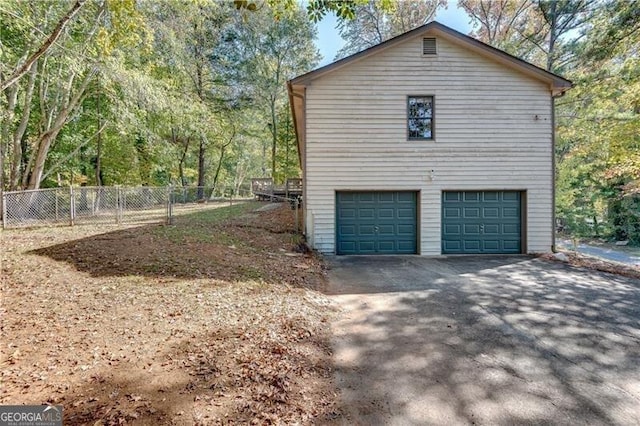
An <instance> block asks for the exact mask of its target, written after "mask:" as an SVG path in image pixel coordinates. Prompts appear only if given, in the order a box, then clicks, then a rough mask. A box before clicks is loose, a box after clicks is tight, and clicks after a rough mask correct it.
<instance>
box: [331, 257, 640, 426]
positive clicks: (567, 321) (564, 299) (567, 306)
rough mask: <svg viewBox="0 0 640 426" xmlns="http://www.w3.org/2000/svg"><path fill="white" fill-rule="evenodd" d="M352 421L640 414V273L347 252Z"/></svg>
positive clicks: (338, 344)
mask: <svg viewBox="0 0 640 426" xmlns="http://www.w3.org/2000/svg"><path fill="white" fill-rule="evenodd" d="M329 263H330V268H331V269H330V271H329V280H330V286H329V289H328V292H329V293H330V294H332V296H331V297H332V298H333V299H334V300H335V301H336V302H337V303H338V305H339V306H340V308H341V313H340V315H338V319H337V320H336V321H334V323H333V331H334V336H335V337H334V342H333V343H334V358H335V363H336V368H337V370H336V380H337V383H338V386H339V387H340V388H341V389H342V395H341V398H342V412H343V413H344V414H343V416H341V417H340V418H339V419H338V423H342V424H366V425H372V424H376V425H377V424H421V425H422V424H446V425H451V424H487V425H497V424H504V425H507V424H508V425H512V424H566V425H576V424H590V425H597V424H620V425H623V424H624V425H637V424H640V281H639V280H633V279H627V278H623V277H619V276H615V275H609V274H603V273H598V272H594V271H589V270H584V269H577V268H572V267H569V266H566V265H563V264H556V263H550V262H548V261H544V260H541V259H534V258H530V257H452V258H438V259H433V258H420V257H334V258H332V259H330V260H329Z"/></svg>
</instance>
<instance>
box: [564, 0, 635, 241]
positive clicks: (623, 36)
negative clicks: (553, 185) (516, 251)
mask: <svg viewBox="0 0 640 426" xmlns="http://www.w3.org/2000/svg"><path fill="white" fill-rule="evenodd" d="M638 6H640V4H639V3H638V2H613V1H612V2H608V3H605V4H603V5H601V7H600V8H599V9H598V11H597V13H596V14H595V16H594V17H593V20H592V21H591V22H590V26H589V29H588V32H587V34H588V36H587V37H586V38H585V40H584V42H583V43H580V44H578V45H576V46H575V49H576V55H577V57H578V58H579V60H578V61H576V66H575V67H574V69H573V70H572V77H573V78H574V79H575V83H576V87H575V89H573V90H572V91H571V92H569V94H568V95H567V96H566V97H565V98H562V99H560V100H558V102H557V103H558V111H559V115H560V117H559V119H558V123H559V129H558V130H559V131H558V134H559V137H558V145H557V158H558V186H559V191H558V194H559V196H558V210H559V214H560V215H562V217H564V218H566V219H567V220H568V221H569V222H570V223H571V224H573V226H574V228H575V230H576V231H577V232H579V233H581V234H584V235H588V236H591V235H604V236H606V237H610V238H613V239H616V240H631V241H632V242H634V243H636V244H640V132H639V131H638V129H640V58H639V57H638V54H637V52H638V51H639V49H640V33H639V32H638V31H637V30H638V28H640V13H639V12H638V10H640V9H639V8H638Z"/></svg>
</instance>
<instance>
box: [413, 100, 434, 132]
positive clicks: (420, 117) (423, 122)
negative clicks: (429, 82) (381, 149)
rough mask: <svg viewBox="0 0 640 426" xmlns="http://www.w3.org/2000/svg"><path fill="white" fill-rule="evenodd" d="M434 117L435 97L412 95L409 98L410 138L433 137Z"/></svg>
mask: <svg viewBox="0 0 640 426" xmlns="http://www.w3.org/2000/svg"><path fill="white" fill-rule="evenodd" d="M432 119H433V97H431V96H412V97H409V98H408V107H407V127H408V128H407V130H408V135H409V138H416V139H431V138H432V137H433V135H432V126H433V124H432Z"/></svg>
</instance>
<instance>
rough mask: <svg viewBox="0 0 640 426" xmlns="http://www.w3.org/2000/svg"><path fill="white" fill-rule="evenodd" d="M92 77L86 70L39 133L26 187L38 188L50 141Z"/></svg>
mask: <svg viewBox="0 0 640 426" xmlns="http://www.w3.org/2000/svg"><path fill="white" fill-rule="evenodd" d="M92 77H93V72H88V73H87V75H86V76H85V78H84V80H83V81H82V84H81V85H80V87H79V88H78V91H77V92H76V94H75V95H74V96H73V97H72V98H71V99H70V100H69V102H68V103H67V105H66V106H65V107H64V108H62V109H61V110H60V112H59V113H58V115H57V117H56V118H55V120H54V122H53V125H52V126H51V128H50V129H48V130H47V131H46V132H44V133H43V134H42V135H40V137H39V138H38V142H37V143H36V147H37V153H36V156H35V161H34V162H33V171H32V172H31V177H30V179H29V185H28V187H27V189H38V188H40V184H41V183H42V175H43V173H44V165H45V162H46V160H47V156H48V155H49V148H51V144H52V142H53V141H54V140H55V139H56V137H57V136H58V133H60V130H62V127H63V126H64V125H65V123H66V122H67V119H68V118H69V115H70V114H71V112H72V111H73V110H74V109H75V108H76V106H77V105H78V104H79V103H80V100H81V99H82V98H83V95H84V93H85V91H86V90H87V86H88V85H89V82H90V81H91V78H92Z"/></svg>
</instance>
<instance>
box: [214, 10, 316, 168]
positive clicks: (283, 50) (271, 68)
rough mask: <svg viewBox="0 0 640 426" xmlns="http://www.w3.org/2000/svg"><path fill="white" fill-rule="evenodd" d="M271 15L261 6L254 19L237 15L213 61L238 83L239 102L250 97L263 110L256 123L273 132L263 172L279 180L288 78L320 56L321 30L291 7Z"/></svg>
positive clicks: (225, 77) (266, 145)
mask: <svg viewBox="0 0 640 426" xmlns="http://www.w3.org/2000/svg"><path fill="white" fill-rule="evenodd" d="M272 16H273V11H272V10H269V9H260V10H258V11H256V12H255V13H254V14H253V15H252V16H251V17H250V19H244V18H243V17H242V16H236V17H235V21H234V25H231V26H229V27H228V28H227V30H226V32H225V34H224V37H223V38H224V41H223V42H222V43H221V44H220V45H219V47H218V49H217V50H216V52H215V55H214V61H213V62H214V63H215V64H217V66H218V67H219V68H218V73H219V75H220V76H221V78H222V79H223V81H225V82H226V83H227V85H228V86H231V87H233V88H234V91H235V93H233V94H232V95H233V98H234V99H235V100H236V102H238V103H239V105H238V107H240V108H241V107H243V105H242V103H243V102H245V101H246V102H250V103H251V104H252V105H253V106H257V107H258V108H259V109H260V111H261V112H262V114H261V115H258V119H259V120H260V121H259V122H257V123H253V124H254V125H255V126H257V127H258V128H260V127H261V126H262V128H263V129H265V130H267V131H268V133H269V136H270V138H269V139H270V140H267V139H266V138H264V139H263V140H262V159H263V165H262V175H264V176H273V177H275V178H276V179H280V176H281V174H280V173H279V171H278V161H277V160H278V146H279V140H281V139H282V138H283V133H286V132H287V130H286V128H283V125H285V124H286V123H283V122H282V120H281V117H283V115H282V114H281V111H286V113H285V114H287V115H288V108H289V107H288V105H287V93H286V85H285V83H286V81H287V80H289V79H290V78H292V77H294V76H296V75H298V74H301V73H303V72H306V71H308V70H310V69H312V68H313V67H314V66H315V65H316V64H317V62H318V60H319V58H320V56H319V53H318V51H317V49H316V48H315V46H314V45H313V39H314V38H315V36H316V30H315V28H314V26H313V25H312V23H311V22H310V21H309V19H308V17H307V16H306V13H305V12H304V11H303V10H301V9H299V8H293V9H290V10H289V13H288V14H286V15H283V16H281V17H280V18H279V19H275V20H274V19H272ZM267 151H269V152H267ZM269 159H270V160H271V161H270V162H269V161H268V160H269ZM285 166H286V165H285ZM297 174H298V173H297V172H296V175H297Z"/></svg>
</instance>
